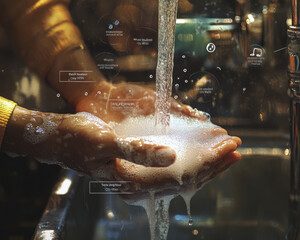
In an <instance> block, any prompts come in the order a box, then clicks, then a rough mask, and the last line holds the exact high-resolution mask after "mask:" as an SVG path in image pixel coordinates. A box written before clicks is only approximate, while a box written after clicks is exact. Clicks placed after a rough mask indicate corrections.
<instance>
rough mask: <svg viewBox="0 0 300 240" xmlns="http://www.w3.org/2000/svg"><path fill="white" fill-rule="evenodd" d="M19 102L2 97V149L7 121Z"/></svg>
mask: <svg viewBox="0 0 300 240" xmlns="http://www.w3.org/2000/svg"><path fill="white" fill-rule="evenodd" d="M16 105H17V104H16V103H14V102H13V101H10V100H7V99H5V98H3V97H0V149H1V145H2V141H3V137H4V133H5V129H6V125H7V122H8V120H9V118H10V116H11V114H12V112H13V111H14V109H15V106H16Z"/></svg>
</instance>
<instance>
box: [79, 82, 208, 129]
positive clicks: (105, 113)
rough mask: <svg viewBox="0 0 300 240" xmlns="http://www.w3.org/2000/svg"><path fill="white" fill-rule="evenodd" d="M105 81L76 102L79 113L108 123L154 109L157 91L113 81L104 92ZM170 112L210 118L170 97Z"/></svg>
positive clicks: (149, 112)
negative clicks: (87, 113)
mask: <svg viewBox="0 0 300 240" xmlns="http://www.w3.org/2000/svg"><path fill="white" fill-rule="evenodd" d="M102 85H103V83H99V84H98V86H95V88H94V90H93V92H92V93H90V94H89V95H88V96H87V97H85V98H82V99H81V100H80V101H79V102H78V103H77V104H76V112H89V113H92V114H93V115H95V116H98V117H99V118H101V119H102V120H104V121H105V122H107V123H108V122H110V121H114V122H121V121H123V120H124V119H126V118H127V117H129V116H148V115H150V114H153V113H154V112H155V98H156V97H155V91H154V90H153V89H151V88H149V87H144V86H140V85H135V84H130V83H125V82H123V83H119V84H111V85H110V86H109V87H107V88H106V89H105V90H104V91H103V87H102ZM171 112H172V113H179V114H182V115H186V116H189V117H192V118H198V119H199V120H205V119H207V115H205V114H204V113H203V112H201V111H197V110H195V109H193V108H191V107H190V106H187V105H184V104H182V103H179V102H177V101H176V100H175V99H174V98H171Z"/></svg>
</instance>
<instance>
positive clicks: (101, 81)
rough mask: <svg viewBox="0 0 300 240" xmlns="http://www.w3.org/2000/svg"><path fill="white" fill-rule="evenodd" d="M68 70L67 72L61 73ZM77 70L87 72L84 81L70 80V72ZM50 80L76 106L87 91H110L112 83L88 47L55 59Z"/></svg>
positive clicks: (49, 76)
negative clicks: (100, 69)
mask: <svg viewBox="0 0 300 240" xmlns="http://www.w3.org/2000/svg"><path fill="white" fill-rule="evenodd" d="M63 71H65V72H66V71H67V73H65V74H61V73H62V72H63ZM75 71H81V72H85V73H86V74H87V76H86V77H84V80H83V81H79V82H76V81H69V80H68V74H72V73H76V72H75ZM47 80H48V82H49V83H50V84H51V85H52V86H53V87H54V88H55V89H56V90H57V91H58V92H59V93H60V94H62V96H63V97H64V98H65V99H66V100H67V101H68V102H69V103H70V104H71V105H73V106H74V107H75V106H76V104H77V103H78V102H79V101H80V100H81V99H82V98H84V97H86V93H87V94H88V95H90V94H92V92H94V90H95V89H96V88H97V91H101V92H109V89H110V84H109V83H108V82H106V79H105V77H104V76H103V75H102V74H101V73H100V72H99V70H98V68H97V66H96V64H95V62H94V60H93V58H92V57H91V55H90V53H89V51H88V50H87V49H81V48H76V49H74V50H72V51H68V52H65V53H63V54H61V56H60V57H59V58H58V59H57V61H55V63H54V64H53V66H52V68H51V69H50V71H49V74H48V76H47Z"/></svg>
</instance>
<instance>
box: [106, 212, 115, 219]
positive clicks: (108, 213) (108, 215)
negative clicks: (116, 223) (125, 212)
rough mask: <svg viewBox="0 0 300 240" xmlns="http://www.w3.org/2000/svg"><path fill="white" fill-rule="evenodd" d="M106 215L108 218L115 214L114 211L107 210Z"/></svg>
mask: <svg viewBox="0 0 300 240" xmlns="http://www.w3.org/2000/svg"><path fill="white" fill-rule="evenodd" d="M107 217H108V218H114V217H115V215H114V213H113V212H112V211H108V212H107Z"/></svg>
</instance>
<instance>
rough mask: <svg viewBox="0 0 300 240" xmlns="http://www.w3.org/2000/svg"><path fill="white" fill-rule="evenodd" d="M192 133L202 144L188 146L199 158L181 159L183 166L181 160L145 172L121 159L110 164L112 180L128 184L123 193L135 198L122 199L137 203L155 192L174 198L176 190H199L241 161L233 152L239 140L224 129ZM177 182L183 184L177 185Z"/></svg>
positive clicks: (190, 156) (206, 129) (237, 154)
mask: <svg viewBox="0 0 300 240" xmlns="http://www.w3.org/2000/svg"><path fill="white" fill-rule="evenodd" d="M193 131H194V132H195V133H194V136H196V137H197V136H199V142H201V144H198V145H197V142H191V144H196V146H197V154H198V156H197V155H193V154H194V153H192V155H190V154H191V153H190V152H189V153H188V155H189V158H186V159H184V162H182V160H180V161H181V163H178V159H176V161H175V162H174V164H172V165H170V166H169V167H166V168H155V167H150V168H145V167H143V166H141V165H135V164H132V163H130V162H128V161H125V160H121V159H117V160H116V161H115V162H111V164H113V165H114V168H112V167H111V169H114V170H115V172H114V177H112V176H111V179H112V178H115V179H116V180H123V181H130V184H128V185H126V186H125V188H124V191H129V192H133V193H134V194H130V195H126V196H124V197H126V198H129V199H134V200H136V199H139V198H143V197H144V196H148V195H149V193H148V192H149V190H152V191H154V192H155V193H156V195H166V194H176V193H178V190H184V189H186V188H189V187H191V186H194V187H196V188H197V189H199V188H200V187H201V186H203V184H205V183H206V182H208V181H209V180H211V179H212V178H214V177H215V176H216V175H217V174H219V173H221V172H223V171H225V170H226V169H227V168H228V167H230V166H231V165H232V164H234V163H235V162H237V161H239V160H240V159H241V154H240V153H239V152H238V151H236V149H237V147H239V146H240V145H241V140H240V139H239V138H238V137H231V136H228V135H227V132H226V130H225V129H223V128H220V127H217V126H216V127H213V128H200V129H198V131H197V129H196V130H193ZM202 143H204V144H202ZM183 144H184V143H183ZM179 148H180V147H179ZM176 150H177V149H176ZM199 157H200V158H199ZM180 161H179V162H180ZM181 170H183V171H182V172H181ZM174 172H177V173H178V172H179V175H178V174H175V175H174ZM178 176H180V178H178ZM179 180H181V181H182V182H181V183H179Z"/></svg>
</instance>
